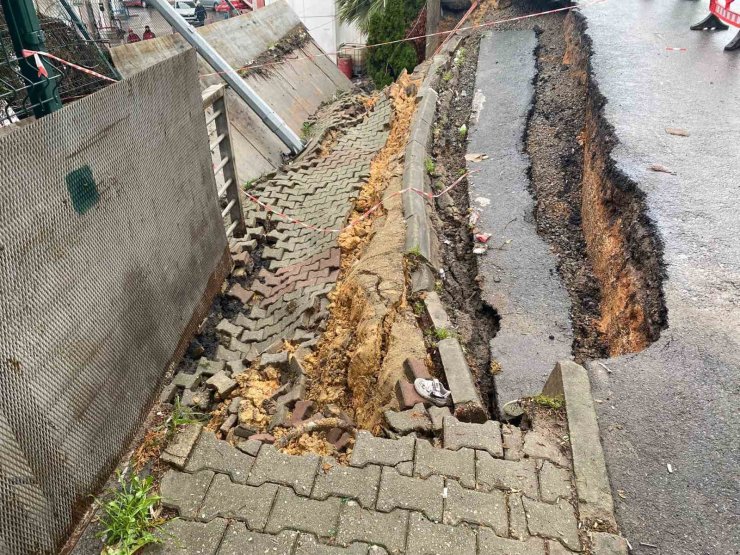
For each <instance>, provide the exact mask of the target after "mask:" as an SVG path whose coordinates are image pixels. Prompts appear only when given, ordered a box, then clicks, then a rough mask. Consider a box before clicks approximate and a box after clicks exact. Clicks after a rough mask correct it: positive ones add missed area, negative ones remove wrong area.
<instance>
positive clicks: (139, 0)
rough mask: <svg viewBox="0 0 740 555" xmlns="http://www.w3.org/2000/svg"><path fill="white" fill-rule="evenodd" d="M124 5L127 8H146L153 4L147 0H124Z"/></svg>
mask: <svg viewBox="0 0 740 555" xmlns="http://www.w3.org/2000/svg"><path fill="white" fill-rule="evenodd" d="M123 5H124V7H126V8H146V7H147V6H151V3H149V2H147V1H146V0H123Z"/></svg>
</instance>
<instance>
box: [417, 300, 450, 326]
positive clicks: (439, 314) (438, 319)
mask: <svg viewBox="0 0 740 555" xmlns="http://www.w3.org/2000/svg"><path fill="white" fill-rule="evenodd" d="M424 306H425V307H426V311H427V316H428V317H429V320H430V321H431V322H432V326H433V327H434V329H435V330H447V331H452V322H451V321H450V318H449V316H447V311H445V309H444V306H442V300H441V299H440V298H439V295H438V294H437V292H436V291H430V292H429V293H427V294H426V297H424Z"/></svg>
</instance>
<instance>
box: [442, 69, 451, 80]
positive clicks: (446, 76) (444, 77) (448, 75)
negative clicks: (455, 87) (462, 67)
mask: <svg viewBox="0 0 740 555" xmlns="http://www.w3.org/2000/svg"><path fill="white" fill-rule="evenodd" d="M442 81H444V82H445V83H449V82H450V81H452V72H451V71H445V72H444V73H443V74H442Z"/></svg>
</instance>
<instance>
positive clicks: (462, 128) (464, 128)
mask: <svg viewBox="0 0 740 555" xmlns="http://www.w3.org/2000/svg"><path fill="white" fill-rule="evenodd" d="M457 132H458V133H459V134H460V138H461V139H464V138H465V137H467V136H468V126H467V125H465V124H464V123H463V124H462V125H461V126H460V129H458V130H457Z"/></svg>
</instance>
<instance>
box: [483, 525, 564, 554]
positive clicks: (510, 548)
mask: <svg viewBox="0 0 740 555" xmlns="http://www.w3.org/2000/svg"><path fill="white" fill-rule="evenodd" d="M478 545H479V548H478V553H480V555H484V554H485V555H545V542H543V541H542V540H541V539H539V538H529V539H528V540H527V541H519V540H516V539H514V540H508V539H506V538H500V537H499V536H498V535H497V534H494V533H493V531H491V530H488V529H486V528H479V529H478ZM550 555H553V553H552V551H550Z"/></svg>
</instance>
